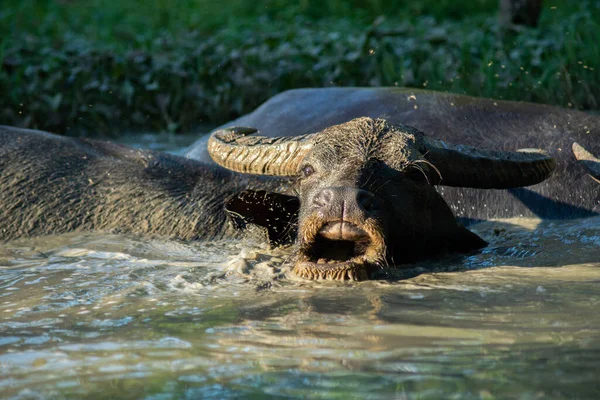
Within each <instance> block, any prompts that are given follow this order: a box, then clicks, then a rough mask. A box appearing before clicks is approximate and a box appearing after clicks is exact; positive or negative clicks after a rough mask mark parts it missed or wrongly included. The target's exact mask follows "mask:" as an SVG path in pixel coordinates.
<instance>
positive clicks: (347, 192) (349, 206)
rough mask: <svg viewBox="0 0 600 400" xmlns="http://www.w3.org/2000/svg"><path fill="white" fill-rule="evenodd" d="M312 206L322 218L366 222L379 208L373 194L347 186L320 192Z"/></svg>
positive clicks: (329, 188)
mask: <svg viewBox="0 0 600 400" xmlns="http://www.w3.org/2000/svg"><path fill="white" fill-rule="evenodd" d="M312 206H313V207H314V209H315V210H316V211H317V212H318V213H319V215H320V216H321V217H323V218H326V219H328V220H339V221H364V220H365V219H367V218H369V217H371V216H372V214H374V213H375V212H376V211H378V208H379V207H378V202H377V199H376V198H375V195H373V194H372V193H371V192H368V191H366V190H363V189H358V188H353V187H346V186H337V187H327V188H324V189H321V190H319V191H318V192H317V193H316V194H315V195H314V196H313V198H312Z"/></svg>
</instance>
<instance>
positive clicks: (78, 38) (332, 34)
mask: <svg viewBox="0 0 600 400" xmlns="http://www.w3.org/2000/svg"><path fill="white" fill-rule="evenodd" d="M496 13H497V0H472V1H469V2H457V1H454V0H412V1H391V0H353V1H343V0H299V1H298V2H295V3H293V4H291V2H289V1H285V0H253V1H250V0H224V1H221V2H214V1H209V0H178V1H171V0H148V1H144V2H140V1H136V0H119V1H114V2H106V1H100V0H3V7H2V8H1V9H0V93H2V96H0V124H9V125H20V126H26V127H33V128H40V129H45V130H49V131H52V132H57V133H68V134H91V133H93V134H110V135H117V134H120V133H122V132H124V131H131V130H136V131H140V130H153V131H156V130H161V131H164V130H166V131H190V130H193V129H194V127H196V126H197V125H198V124H199V123H202V122H210V123H214V124H218V123H222V122H225V121H226V120H229V119H231V118H234V117H236V116H239V115H240V114H243V113H246V112H249V111H251V110H252V109H253V108H254V107H256V106H257V105H259V104H260V103H261V102H263V101H264V100H266V99H267V98H268V97H270V96H272V95H274V94H276V93H278V92H281V91H283V90H286V89H291V88H298V87H323V86H332V85H334V86H379V85H384V86H388V85H398V86H411V87H419V88H427V89H433V90H443V91H452V92H456V93H466V94H470V95H475V96H486V97H494V98H499V99H513V100H525V101H535V102H544V103H551V104H558V105H561V106H565V107H573V108H580V109H598V108H599V107H600V106H599V101H600V65H598V64H599V62H600V2H598V1H593V0H581V1H578V2H570V1H568V0H546V1H545V4H544V10H543V12H542V17H541V20H540V24H539V26H538V27H537V28H535V29H533V28H523V29H520V30H519V31H517V32H514V31H511V32H501V30H500V28H499V26H498V23H497V15H496ZM383 16H385V18H384V17H383Z"/></svg>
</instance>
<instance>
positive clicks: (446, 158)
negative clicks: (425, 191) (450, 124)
mask: <svg viewBox="0 0 600 400" xmlns="http://www.w3.org/2000/svg"><path fill="white" fill-rule="evenodd" d="M423 140H424V142H425V148H424V149H423V151H422V153H423V155H424V156H425V158H426V159H427V160H428V161H430V162H431V163H432V164H433V165H435V167H436V168H437V169H438V171H436V172H435V173H432V174H431V175H434V176H433V177H430V182H432V183H433V184H439V185H445V186H458V187H472V188H480V189H508V188H515V187H521V186H529V185H534V184H536V183H539V182H542V181H543V180H545V179H546V178H548V177H549V176H550V174H551V173H552V171H553V170H554V168H555V167H556V161H555V160H554V158H552V157H551V156H550V155H548V154H547V153H546V152H544V151H543V150H540V149H520V150H517V151H495V150H482V149H478V148H475V147H471V146H465V145H452V144H448V143H445V142H443V141H441V140H436V139H431V138H427V137H424V138H423ZM437 172H439V174H438V173H437Z"/></svg>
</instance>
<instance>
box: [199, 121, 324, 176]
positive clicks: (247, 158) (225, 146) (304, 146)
mask: <svg viewBox="0 0 600 400" xmlns="http://www.w3.org/2000/svg"><path fill="white" fill-rule="evenodd" d="M257 132H258V130H256V129H254V128H247V127H232V128H225V129H219V130H218V131H215V132H213V133H212V134H211V136H210V139H209V140H208V153H209V154H210V156H211V157H212V159H213V160H214V161H215V162H216V163H217V164H219V165H220V166H222V167H225V168H227V169H230V170H232V171H236V172H242V173H245V174H257V175H273V176H294V175H296V174H297V173H298V167H299V165H300V163H301V162H302V160H303V159H304V156H305V155H306V153H307V152H308V151H309V150H310V149H311V147H312V146H313V141H312V137H313V136H314V134H308V135H301V136H291V137H285V136H284V137H276V138H271V137H264V136H247V135H251V134H254V133H257Z"/></svg>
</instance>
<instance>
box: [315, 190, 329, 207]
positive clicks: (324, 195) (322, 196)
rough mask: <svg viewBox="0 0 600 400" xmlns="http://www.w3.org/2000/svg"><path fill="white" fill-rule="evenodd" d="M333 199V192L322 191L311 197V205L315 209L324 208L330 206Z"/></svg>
mask: <svg viewBox="0 0 600 400" xmlns="http://www.w3.org/2000/svg"><path fill="white" fill-rule="evenodd" d="M332 199H333V191H332V190H331V189H323V190H321V191H319V193H317V194H316V195H315V197H313V205H315V206H317V207H324V206H326V205H329V204H331V200H332Z"/></svg>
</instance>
